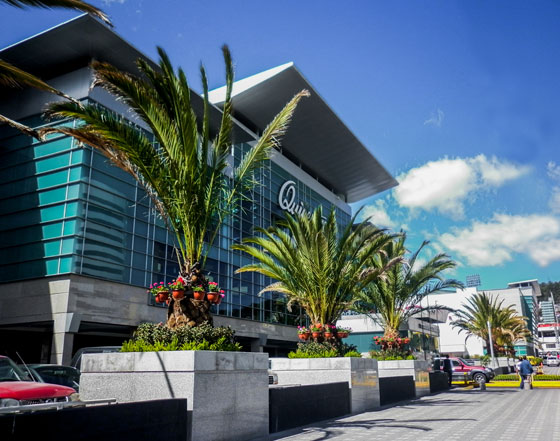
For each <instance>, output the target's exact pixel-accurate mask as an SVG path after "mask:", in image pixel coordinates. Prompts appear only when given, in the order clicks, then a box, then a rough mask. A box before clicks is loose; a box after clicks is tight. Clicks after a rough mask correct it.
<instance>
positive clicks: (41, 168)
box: [35, 153, 70, 173]
mask: <svg viewBox="0 0 560 441" xmlns="http://www.w3.org/2000/svg"><path fill="white" fill-rule="evenodd" d="M69 162H70V153H64V154H62V155H58V156H53V157H52V158H48V159H43V160H41V161H36V162H35V170H36V171H37V173H43V172H46V171H50V170H55V169H57V168H61V167H65V166H67V165H68V164H69Z"/></svg>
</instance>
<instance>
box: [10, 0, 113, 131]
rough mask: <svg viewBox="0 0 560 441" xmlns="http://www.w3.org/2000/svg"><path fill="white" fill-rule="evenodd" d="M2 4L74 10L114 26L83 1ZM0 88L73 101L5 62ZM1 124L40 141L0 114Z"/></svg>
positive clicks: (38, 0) (30, 0)
mask: <svg viewBox="0 0 560 441" xmlns="http://www.w3.org/2000/svg"><path fill="white" fill-rule="evenodd" d="M0 3H6V4H8V5H11V6H15V7H18V8H23V7H25V6H35V7H42V8H55V7H56V8H66V9H74V10H77V11H82V12H87V13H89V14H91V15H93V16H95V17H97V18H99V19H101V20H103V21H104V22H105V23H107V24H108V25H110V26H112V24H111V22H110V21H109V18H108V17H107V16H106V15H105V13H103V11H101V10H100V9H98V8H96V7H95V6H92V5H90V4H89V3H86V2H83V1H81V0H0ZM0 86H8V87H16V88H17V87H33V88H35V89H38V90H41V91H43V92H50V93H53V94H55V95H58V96H61V97H63V98H65V99H68V100H71V101H72V100H73V98H71V97H69V96H68V95H66V94H65V93H63V92H61V91H59V90H57V89H55V88H54V87H52V86H50V85H49V84H47V83H46V82H44V81H43V80H41V79H40V78H37V77H36V76H35V75H31V74H30V73H27V72H25V71H23V70H21V69H19V68H17V67H16V66H14V65H12V64H10V63H8V62H6V61H4V60H0ZM1 123H4V124H7V125H9V126H12V127H14V128H15V129H17V130H19V131H20V132H22V133H25V134H26V135H28V136H32V137H33V138H36V139H40V136H39V134H38V133H37V131H36V130H33V129H32V128H31V127H28V126H25V125H23V124H20V123H18V122H17V121H14V120H13V119H11V118H8V117H6V116H4V115H1V114H0V124H1Z"/></svg>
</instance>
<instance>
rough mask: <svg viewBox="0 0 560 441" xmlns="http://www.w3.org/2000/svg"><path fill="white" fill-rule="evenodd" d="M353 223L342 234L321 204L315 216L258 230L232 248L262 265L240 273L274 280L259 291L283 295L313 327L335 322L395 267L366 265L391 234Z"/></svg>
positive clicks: (243, 269)
mask: <svg viewBox="0 0 560 441" xmlns="http://www.w3.org/2000/svg"><path fill="white" fill-rule="evenodd" d="M354 219H355V216H354V218H353V219H352V222H350V224H349V225H348V226H347V227H346V228H345V229H344V230H343V231H340V232H339V230H338V227H337V223H336V216H335V213H334V210H333V211H331V212H330V214H329V215H328V217H327V218H326V219H324V218H323V210H322V208H321V207H320V206H319V207H318V208H317V209H316V210H315V211H314V212H313V213H312V214H311V215H308V214H306V213H303V214H299V215H296V216H290V215H286V219H285V220H284V221H280V222H278V224H277V225H274V226H271V227H269V228H268V229H262V228H261V229H257V230H256V231H257V233H259V234H260V236H256V237H251V238H245V239H243V243H242V244H236V245H233V247H232V248H234V249H236V250H241V251H244V252H246V253H247V254H250V255H251V256H253V257H254V258H255V259H256V260H257V261H258V262H257V263H254V264H249V265H245V266H244V267H242V268H240V269H239V270H237V272H238V273H242V272H247V271H254V272H258V273H260V274H263V275H265V276H268V277H271V278H272V279H275V280H276V281H275V282H274V283H272V284H270V285H268V286H267V287H265V288H264V289H263V290H262V291H261V293H263V292H267V291H276V292H280V293H283V294H284V295H286V297H287V299H288V307H290V306H292V305H293V304H299V305H300V306H301V307H303V309H304V310H305V311H306V313H307V315H308V316H309V318H310V319H311V321H312V322H313V323H322V324H333V323H335V322H336V321H337V320H338V319H339V318H340V316H341V314H342V312H343V311H345V310H347V309H349V308H351V306H352V305H353V303H354V300H355V296H356V293H358V292H359V291H360V290H361V289H362V288H363V287H364V286H365V285H367V284H368V283H369V282H371V281H372V280H374V279H376V278H377V277H379V276H380V275H382V274H383V273H384V271H386V270H387V267H388V266H390V265H391V264H392V263H393V262H391V261H387V262H386V265H385V266H383V267H376V268H368V267H367V266H366V263H367V262H368V261H370V260H371V258H372V257H373V256H374V255H375V254H377V253H379V252H380V250H381V249H382V247H383V246H384V245H385V244H386V243H387V242H388V241H390V240H391V237H392V236H389V235H386V234H384V233H383V232H382V231H381V230H378V229H375V228H371V226H370V225H369V224H367V223H362V224H360V225H358V226H357V227H355V228H353V225H352V224H353V221H354Z"/></svg>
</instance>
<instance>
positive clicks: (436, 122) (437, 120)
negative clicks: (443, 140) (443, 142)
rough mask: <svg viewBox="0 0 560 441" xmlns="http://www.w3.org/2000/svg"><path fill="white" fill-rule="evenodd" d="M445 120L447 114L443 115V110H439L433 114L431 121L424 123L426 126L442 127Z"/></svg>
mask: <svg viewBox="0 0 560 441" xmlns="http://www.w3.org/2000/svg"><path fill="white" fill-rule="evenodd" d="M444 118H445V113H443V110H441V109H437V111H436V112H435V113H434V112H432V114H431V115H430V118H429V119H427V120H426V121H424V125H425V126H436V127H441V124H442V123H443V119H444Z"/></svg>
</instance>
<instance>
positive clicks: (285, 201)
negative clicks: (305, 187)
mask: <svg viewBox="0 0 560 441" xmlns="http://www.w3.org/2000/svg"><path fill="white" fill-rule="evenodd" d="M278 205H280V208H281V209H282V210H284V211H287V212H288V213H290V214H292V215H293V214H303V213H307V210H306V209H305V206H304V205H303V202H301V201H299V202H296V183H295V182H294V181H286V182H284V183H283V184H282V187H280V191H279V192H278Z"/></svg>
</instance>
